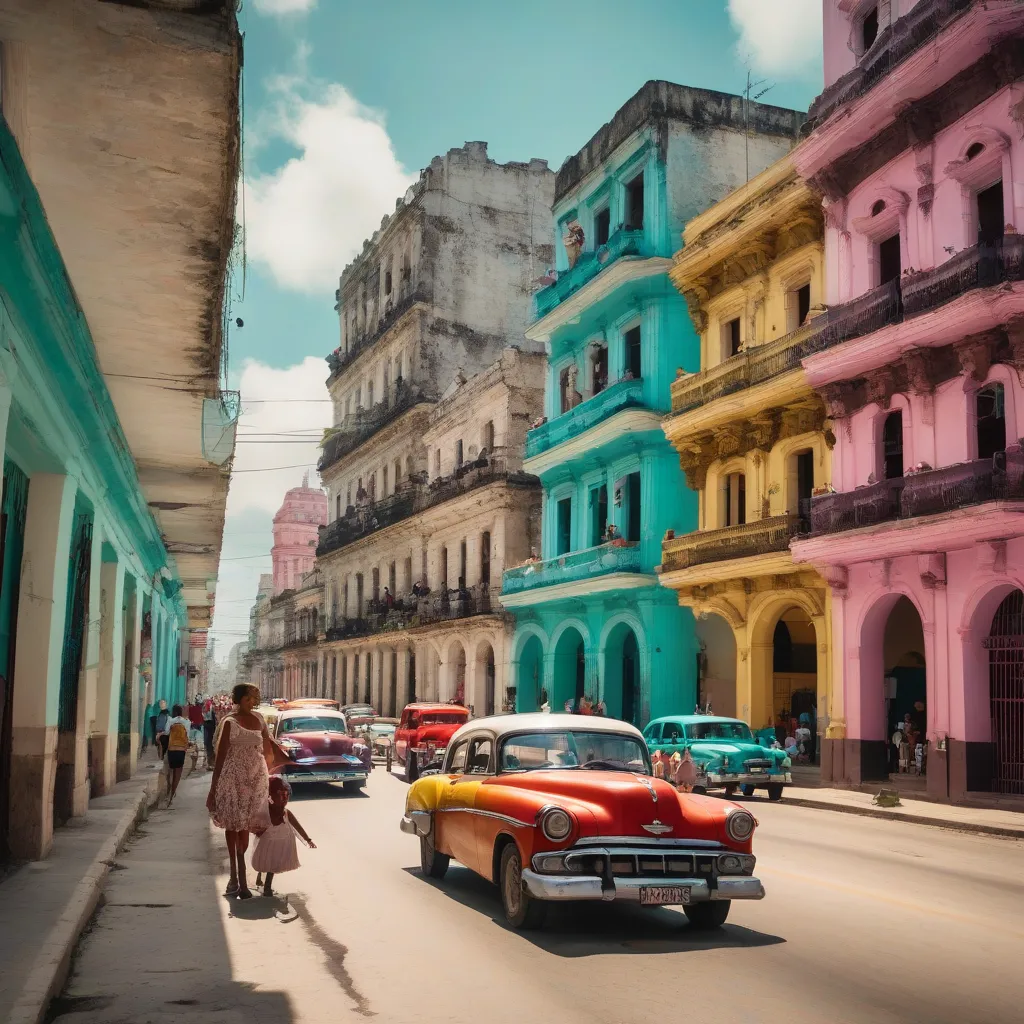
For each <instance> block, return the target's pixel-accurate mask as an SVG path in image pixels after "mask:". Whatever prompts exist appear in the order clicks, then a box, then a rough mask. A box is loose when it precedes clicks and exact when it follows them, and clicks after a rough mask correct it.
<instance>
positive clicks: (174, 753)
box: [165, 704, 190, 807]
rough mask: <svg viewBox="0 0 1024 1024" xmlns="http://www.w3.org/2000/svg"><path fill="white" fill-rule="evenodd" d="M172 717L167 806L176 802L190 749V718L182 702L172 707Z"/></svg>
mask: <svg viewBox="0 0 1024 1024" xmlns="http://www.w3.org/2000/svg"><path fill="white" fill-rule="evenodd" d="M171 716H172V717H171V718H169V719H168V720H167V736H166V737H165V738H166V740H167V773H168V779H167V806H168V807H170V806H171V804H172V803H173V802H174V794H175V793H177V792H178V783H179V782H181V770H182V768H184V767H185V754H186V753H187V751H188V743H189V740H188V733H189V725H190V723H189V720H188V719H187V718H185V717H184V715H183V714H182V707H181V705H180V704H175V705H174V707H173V708H171Z"/></svg>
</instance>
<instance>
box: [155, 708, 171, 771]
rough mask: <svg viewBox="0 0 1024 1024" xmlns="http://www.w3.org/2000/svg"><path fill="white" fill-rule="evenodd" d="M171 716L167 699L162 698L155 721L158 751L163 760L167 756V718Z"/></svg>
mask: <svg viewBox="0 0 1024 1024" xmlns="http://www.w3.org/2000/svg"><path fill="white" fill-rule="evenodd" d="M170 717H171V713H170V712H169V711H168V710H167V701H165V700H161V701H160V707H159V708H157V712H156V722H155V723H154V725H155V728H156V746H157V753H158V754H159V755H160V760H161V761H162V760H163V759H164V758H165V757H166V756H167V720H168V719H169V718H170Z"/></svg>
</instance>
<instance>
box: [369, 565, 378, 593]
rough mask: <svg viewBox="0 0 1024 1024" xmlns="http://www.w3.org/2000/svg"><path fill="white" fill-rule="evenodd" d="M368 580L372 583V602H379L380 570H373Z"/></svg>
mask: <svg viewBox="0 0 1024 1024" xmlns="http://www.w3.org/2000/svg"><path fill="white" fill-rule="evenodd" d="M370 579H371V580H372V581H373V582H372V586H373V599H374V601H379V600H380V569H376V568H375V569H373V570H372V571H371V576H370Z"/></svg>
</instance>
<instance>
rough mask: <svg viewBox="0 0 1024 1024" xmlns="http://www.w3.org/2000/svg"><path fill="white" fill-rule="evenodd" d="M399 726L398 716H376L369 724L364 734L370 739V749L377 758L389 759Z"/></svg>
mask: <svg viewBox="0 0 1024 1024" xmlns="http://www.w3.org/2000/svg"><path fill="white" fill-rule="evenodd" d="M397 728H398V719H397V718H375V719H374V720H373V721H372V722H370V723H368V724H367V726H366V728H365V730H364V733H363V735H364V736H366V737H367V739H369V741H370V751H371V752H372V754H373V756H374V757H375V758H377V759H379V760H381V761H388V760H389V757H388V755H389V752H392V748H393V744H394V740H395V730H396V729H397Z"/></svg>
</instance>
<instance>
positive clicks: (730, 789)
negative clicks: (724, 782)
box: [725, 783, 739, 797]
mask: <svg viewBox="0 0 1024 1024" xmlns="http://www.w3.org/2000/svg"><path fill="white" fill-rule="evenodd" d="M737 789H739V786H737V785H736V784H735V783H733V784H732V785H731V786H726V787H725V795H726V796H728V797H733V796H735V795H736V790H737Z"/></svg>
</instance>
